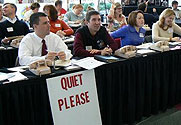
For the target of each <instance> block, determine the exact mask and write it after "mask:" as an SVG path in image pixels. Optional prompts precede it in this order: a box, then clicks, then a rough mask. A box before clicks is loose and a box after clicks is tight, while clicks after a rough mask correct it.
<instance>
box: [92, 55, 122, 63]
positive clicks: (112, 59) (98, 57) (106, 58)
mask: <svg viewBox="0 0 181 125" xmlns="http://www.w3.org/2000/svg"><path fill="white" fill-rule="evenodd" d="M94 59H96V60H99V61H103V62H107V63H112V62H117V61H121V60H122V59H120V58H118V57H115V56H102V55H95V56H94Z"/></svg>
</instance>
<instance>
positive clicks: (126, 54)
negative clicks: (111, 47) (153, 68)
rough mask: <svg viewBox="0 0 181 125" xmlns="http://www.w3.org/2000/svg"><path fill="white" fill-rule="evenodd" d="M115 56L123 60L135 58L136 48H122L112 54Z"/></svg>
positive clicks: (130, 46)
mask: <svg viewBox="0 0 181 125" xmlns="http://www.w3.org/2000/svg"><path fill="white" fill-rule="evenodd" d="M114 54H115V55H116V56H119V57H123V58H130V57H134V56H136V47H135V46H132V45H127V46H124V47H122V48H120V49H118V50H116V51H115V53H114Z"/></svg>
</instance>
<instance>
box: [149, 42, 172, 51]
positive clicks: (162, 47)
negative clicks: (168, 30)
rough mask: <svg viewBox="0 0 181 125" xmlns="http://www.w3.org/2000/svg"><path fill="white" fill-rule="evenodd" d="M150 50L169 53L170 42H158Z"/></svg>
mask: <svg viewBox="0 0 181 125" xmlns="http://www.w3.org/2000/svg"><path fill="white" fill-rule="evenodd" d="M150 49H153V50H157V51H160V52H164V51H169V50H170V48H169V42H168V41H158V42H156V43H155V44H153V45H151V46H150Z"/></svg>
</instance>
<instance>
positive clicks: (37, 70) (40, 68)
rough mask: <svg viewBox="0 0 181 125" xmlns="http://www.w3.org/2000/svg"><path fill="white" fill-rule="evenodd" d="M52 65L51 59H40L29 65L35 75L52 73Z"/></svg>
mask: <svg viewBox="0 0 181 125" xmlns="http://www.w3.org/2000/svg"><path fill="white" fill-rule="evenodd" d="M48 66H52V61H50V60H39V61H36V62H34V63H32V64H30V66H29V70H30V71H31V72H32V73H34V74H35V75H45V74H49V73H51V70H50V67H48Z"/></svg>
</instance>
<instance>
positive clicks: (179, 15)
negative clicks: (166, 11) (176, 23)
mask: <svg viewBox="0 0 181 125" xmlns="http://www.w3.org/2000/svg"><path fill="white" fill-rule="evenodd" d="M172 7H173V11H174V12H175V15H176V19H181V10H179V9H178V8H177V7H178V2H177V1H176V0H174V1H172Z"/></svg>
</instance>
